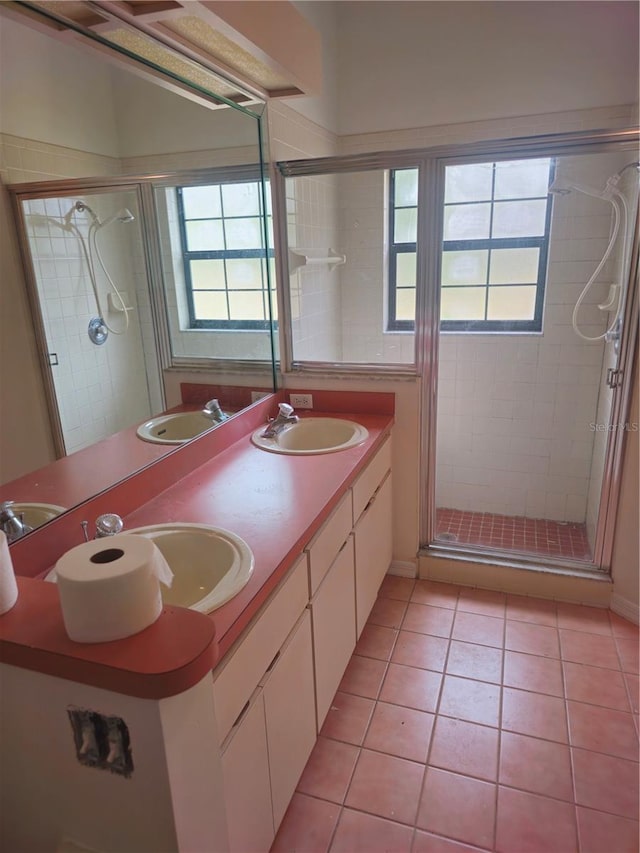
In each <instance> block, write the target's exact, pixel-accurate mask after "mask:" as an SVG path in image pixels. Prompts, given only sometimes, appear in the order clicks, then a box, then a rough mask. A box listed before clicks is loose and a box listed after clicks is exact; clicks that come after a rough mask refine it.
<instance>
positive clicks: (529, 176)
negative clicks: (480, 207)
mask: <svg viewBox="0 0 640 853" xmlns="http://www.w3.org/2000/svg"><path fill="white" fill-rule="evenodd" d="M550 163H551V161H550V160H548V159H544V160H511V161H509V162H505V163H496V184H495V190H494V197H495V198H532V197H534V196H546V195H547V189H548V187H549V165H550Z"/></svg>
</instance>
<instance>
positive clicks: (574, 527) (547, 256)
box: [432, 153, 638, 565]
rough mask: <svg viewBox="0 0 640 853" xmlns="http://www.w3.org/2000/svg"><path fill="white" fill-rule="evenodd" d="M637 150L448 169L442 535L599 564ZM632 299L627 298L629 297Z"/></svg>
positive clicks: (500, 549) (452, 542)
mask: <svg viewBox="0 0 640 853" xmlns="http://www.w3.org/2000/svg"><path fill="white" fill-rule="evenodd" d="M628 159H629V156H628V153H627V154H626V155H625V154H624V153H616V154H612V153H598V154H577V155H575V156H564V155H563V156H560V157H553V156H547V157H541V156H536V157H530V158H526V159H522V158H518V159H515V158H514V159H495V160H484V161H483V162H472V163H470V162H466V163H461V162H456V163H451V164H450V165H447V166H446V167H445V176H444V187H445V188H444V198H443V200H442V208H443V210H442V212H443V243H442V248H441V262H440V281H439V295H440V300H439V302H440V336H439V359H438V392H437V412H438V416H437V431H436V478H435V512H434V513H433V514H434V518H433V519H432V525H433V528H432V529H433V537H432V543H433V544H435V545H438V546H444V547H449V548H457V549H463V550H480V551H485V552H488V551H491V552H497V553H498V554H503V555H504V554H507V553H508V554H511V553H514V554H517V555H520V556H525V557H528V558H531V559H534V560H542V561H544V562H546V563H551V564H553V563H580V564H589V565H593V564H599V563H600V562H601V561H602V536H603V533H602V530H603V523H602V518H601V511H600V510H601V496H602V495H603V494H604V492H605V491H606V488H607V486H608V483H607V477H606V470H607V458H608V454H610V453H611V452H612V450H611V446H610V445H611V436H612V434H613V433H614V432H615V431H616V430H619V429H624V428H625V425H624V424H617V423H614V422H613V420H612V418H613V416H614V412H615V409H614V403H615V395H616V386H617V385H618V384H619V379H620V374H619V373H617V372H616V371H618V368H619V365H618V353H619V352H621V349H620V346H619V344H620V341H619V337H620V334H621V329H622V320H623V318H624V310H625V308H624V306H625V304H626V305H629V304H630V300H631V298H632V296H633V294H632V293H631V285H630V283H629V268H630V263H631V255H632V251H631V243H632V235H633V226H634V223H635V216H636V207H637V185H638V177H637V169H636V168H635V165H634V164H628ZM627 310H629V309H628V308H627Z"/></svg>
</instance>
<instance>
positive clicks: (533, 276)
mask: <svg viewBox="0 0 640 853" xmlns="http://www.w3.org/2000/svg"><path fill="white" fill-rule="evenodd" d="M539 260H540V249H493V250H492V251H491V266H490V272H489V284H528V283H529V282H537V281H538V264H539Z"/></svg>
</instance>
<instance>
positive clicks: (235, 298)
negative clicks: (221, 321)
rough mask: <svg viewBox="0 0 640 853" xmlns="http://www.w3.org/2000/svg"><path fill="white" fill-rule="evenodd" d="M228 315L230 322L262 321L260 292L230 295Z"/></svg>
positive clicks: (262, 309) (262, 312) (262, 310)
mask: <svg viewBox="0 0 640 853" xmlns="http://www.w3.org/2000/svg"><path fill="white" fill-rule="evenodd" d="M229 313H230V314H231V319H232V320H264V303H263V301H262V291H255V290H250V291H247V292H246V293H230V294H229Z"/></svg>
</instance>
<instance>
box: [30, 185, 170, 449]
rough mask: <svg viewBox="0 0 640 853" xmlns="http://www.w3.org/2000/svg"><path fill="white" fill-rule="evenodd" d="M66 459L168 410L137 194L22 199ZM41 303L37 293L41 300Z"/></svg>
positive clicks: (36, 306)
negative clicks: (156, 341)
mask: <svg viewBox="0 0 640 853" xmlns="http://www.w3.org/2000/svg"><path fill="white" fill-rule="evenodd" d="M20 206H21V210H20V216H21V220H22V222H23V223H24V231H25V238H26V241H27V243H28V250H29V263H30V266H31V269H32V273H33V275H32V281H33V284H34V286H35V288H36V289H37V298H34V299H32V308H33V310H34V312H35V316H37V317H39V320H40V323H39V326H40V329H41V330H42V335H43V337H44V343H43V345H44V346H46V352H47V360H48V362H49V365H50V372H49V376H50V378H51V382H52V385H53V388H52V389H50V391H51V393H52V396H53V399H54V400H55V405H52V406H50V409H51V411H52V413H53V414H54V415H55V416H56V417H57V420H58V424H57V429H56V430H55V433H56V434H57V441H58V442H59V443H61V444H63V445H64V446H62V447H58V448H57V450H58V453H59V455H63V454H69V453H73V452H74V451H76V450H81V449H82V448H84V447H87V446H89V445H91V444H93V443H94V442H96V441H99V440H101V439H103V438H106V437H107V436H109V435H112V434H113V433H115V432H118V431H119V430H121V429H124V428H125V427H128V426H130V425H131V424H134V423H137V422H140V421H143V420H145V419H146V418H148V417H150V416H151V415H152V414H153V413H155V412H157V411H159V410H161V408H162V391H161V387H160V372H159V367H158V362H157V356H156V347H155V341H154V336H153V328H152V324H151V316H150V301H149V288H148V277H147V269H146V263H145V254H144V242H143V235H142V230H141V225H140V220H141V217H140V214H139V210H140V200H139V197H138V191H137V189H136V188H135V187H126V186H124V187H117V188H111V189H106V188H105V189H103V190H97V189H96V190H91V189H88V190H87V189H85V190H81V191H79V190H77V189H76V190H74V191H66V192H60V193H59V194H57V195H50V196H47V197H43V195H42V194H40V195H37V192H36V191H34V193H33V197H32V198H24V197H23V198H22V200H21V201H20ZM34 295H35V294H34Z"/></svg>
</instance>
